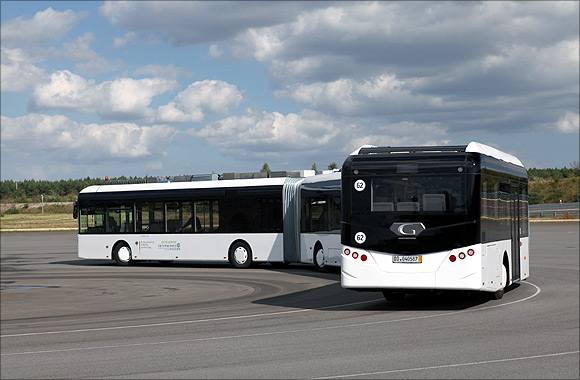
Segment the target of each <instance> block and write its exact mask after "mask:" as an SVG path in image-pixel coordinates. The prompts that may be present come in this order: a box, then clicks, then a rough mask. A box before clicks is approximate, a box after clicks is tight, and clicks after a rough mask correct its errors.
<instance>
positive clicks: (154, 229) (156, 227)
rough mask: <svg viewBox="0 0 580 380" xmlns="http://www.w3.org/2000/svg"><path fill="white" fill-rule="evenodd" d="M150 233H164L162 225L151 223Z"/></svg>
mask: <svg viewBox="0 0 580 380" xmlns="http://www.w3.org/2000/svg"><path fill="white" fill-rule="evenodd" d="M149 232H163V225H162V224H161V223H151V226H150V227H149Z"/></svg>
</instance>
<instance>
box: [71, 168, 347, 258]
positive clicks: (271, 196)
mask: <svg viewBox="0 0 580 380" xmlns="http://www.w3.org/2000/svg"><path fill="white" fill-rule="evenodd" d="M339 174H340V173H338V175H339ZM316 177H319V178H320V180H323V181H325V180H326V179H325V176H324V175H320V176H316ZM313 178H315V177H313ZM338 178H340V176H338ZM303 181H304V178H287V177H282V178H256V179H235V180H214V181H188V182H165V183H140V184H107V185H101V186H90V187H87V188H86V189H83V190H82V191H81V192H80V193H79V196H78V201H77V202H76V205H75V217H78V219H79V231H78V256H79V257H80V258H85V259H110V260H114V261H116V262H117V264H119V265H129V264H131V263H133V262H135V261H138V260H155V261H161V262H171V261H212V262H220V261H221V262H229V263H231V264H232V265H233V266H235V267H238V268H247V267H249V266H250V265H251V264H252V263H254V262H255V263H260V262H269V263H272V264H276V263H293V262H303V263H310V264H312V263H313V258H312V250H313V249H314V248H311V249H310V251H309V250H308V249H307V248H305V251H304V252H301V247H302V246H304V247H306V246H307V245H308V244H309V243H308V242H313V241H314V239H312V238H310V237H307V238H305V239H304V240H302V234H301V233H300V224H301V216H302V214H303V213H302V212H301V207H302V204H303V203H302V202H301V201H300V200H301V199H300V198H301V195H300V194H301V183H302V182H303ZM316 182H317V179H309V181H308V183H310V184H314V183H316ZM338 192H339V193H340V188H338ZM305 199H307V200H308V199H309V198H305ZM339 202H340V198H339ZM339 204H340V203H339ZM307 206H308V205H307V204H304V207H305V208H307ZM308 215H309V216H312V217H314V218H319V217H320V215H319V214H317V211H316V210H314V211H310V214H308ZM316 231H317V232H318V230H316ZM325 231H326V230H325ZM308 236H310V233H309V234H308ZM334 236H335V240H334V242H333V243H334V245H333V247H332V248H334V249H335V250H338V251H339V252H340V234H335V235H334ZM303 242H304V243H303ZM313 244H314V246H316V245H315V244H316V241H314V243H313ZM319 244H322V245H323V246H324V247H325V248H326V246H325V245H326V244H327V241H326V240H324V239H320V242H319ZM314 246H313V247H314ZM316 247H317V246H316ZM329 248H330V247H329Z"/></svg>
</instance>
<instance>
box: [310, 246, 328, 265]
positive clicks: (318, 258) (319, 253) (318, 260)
mask: <svg viewBox="0 0 580 380" xmlns="http://www.w3.org/2000/svg"><path fill="white" fill-rule="evenodd" d="M313 259H314V260H313V261H314V265H315V266H316V269H318V270H319V271H320V272H327V271H328V267H327V266H326V265H325V263H324V248H322V245H320V244H317V245H316V247H315V248H314V257H313Z"/></svg>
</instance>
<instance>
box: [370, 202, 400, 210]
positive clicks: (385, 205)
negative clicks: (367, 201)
mask: <svg viewBox="0 0 580 380" xmlns="http://www.w3.org/2000/svg"><path fill="white" fill-rule="evenodd" d="M394 210H395V205H394V204H393V202H373V211H394Z"/></svg>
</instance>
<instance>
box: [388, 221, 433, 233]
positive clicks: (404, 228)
mask: <svg viewBox="0 0 580 380" xmlns="http://www.w3.org/2000/svg"><path fill="white" fill-rule="evenodd" d="M390 230H391V231H393V233H395V234H397V235H399V236H417V235H419V234H420V233H421V232H423V231H425V226H424V225H423V223H393V224H392V225H391V228H390Z"/></svg>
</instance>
